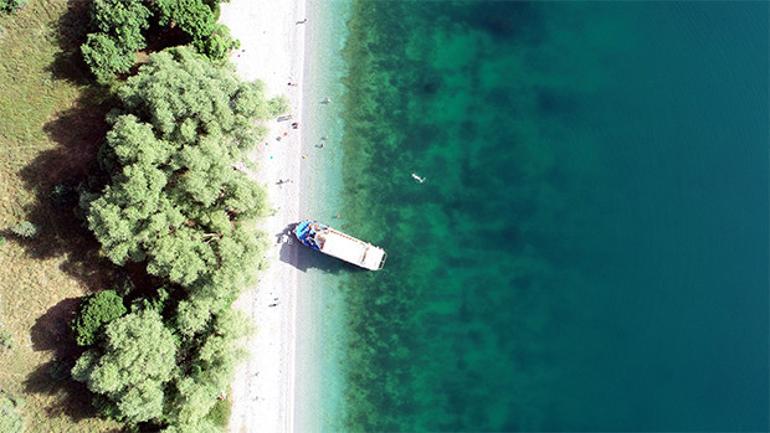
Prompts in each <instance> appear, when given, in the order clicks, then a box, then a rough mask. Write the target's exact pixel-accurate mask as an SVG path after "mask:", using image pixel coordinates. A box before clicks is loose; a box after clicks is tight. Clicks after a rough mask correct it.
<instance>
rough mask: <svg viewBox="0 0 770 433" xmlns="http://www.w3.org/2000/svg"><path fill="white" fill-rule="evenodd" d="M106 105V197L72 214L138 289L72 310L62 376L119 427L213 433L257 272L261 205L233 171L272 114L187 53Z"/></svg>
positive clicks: (164, 59) (257, 92) (276, 109)
mask: <svg viewBox="0 0 770 433" xmlns="http://www.w3.org/2000/svg"><path fill="white" fill-rule="evenodd" d="M116 93H117V98H118V100H119V103H120V106H119V107H118V108H117V109H116V110H114V111H113V112H112V113H111V114H110V115H109V117H108V121H109V122H110V124H111V129H110V131H109V132H108V134H107V137H106V140H105V142H104V145H103V146H102V149H101V150H100V153H99V163H100V166H101V168H102V169H103V171H104V173H105V178H106V185H105V186H104V187H103V188H101V189H98V190H96V191H90V190H84V191H83V192H82V194H81V197H80V205H81V207H82V208H83V209H84V211H85V216H86V221H87V224H88V227H89V228H90V229H91V231H93V233H94V235H95V236H96V238H97V240H98V241H99V242H100V244H101V246H102V252H103V254H104V255H105V256H106V257H108V258H109V259H110V260H111V261H112V262H113V263H115V264H117V265H121V266H124V265H125V266H131V267H132V269H134V272H135V269H136V267H137V265H138V266H139V267H140V268H141V269H143V270H145V271H146V273H147V274H148V276H147V278H145V280H147V281H151V282H152V284H151V287H137V288H135V287H133V285H132V284H126V285H125V286H124V287H123V288H121V289H120V290H115V291H112V290H110V291H103V292H99V293H97V294H95V295H92V296H91V297H88V298H86V299H85V300H84V301H83V302H82V303H81V308H80V311H79V313H78V316H77V318H76V319H75V320H74V321H73V323H72V329H73V333H74V335H75V337H76V340H77V343H78V344H79V345H82V346H85V347H86V348H87V350H86V351H85V352H84V353H83V355H82V356H81V357H80V358H79V359H78V361H77V363H76V364H75V367H74V368H73V369H72V376H73V378H74V379H75V380H77V381H80V382H83V383H85V384H86V385H87V387H88V389H89V390H90V391H92V392H93V393H94V394H95V395H96V399H95V401H94V403H95V405H96V406H97V407H98V408H99V410H100V412H101V413H102V414H103V415H104V416H109V417H112V418H115V419H117V420H120V421H124V422H126V423H127V424H128V425H133V426H138V425H153V426H157V427H158V428H160V429H162V431H163V432H165V433H176V432H180V433H181V432H184V433H196V432H215V431H220V430H221V428H220V427H218V426H217V425H216V423H215V422H214V421H213V416H212V415H210V413H211V412H212V409H213V408H214V407H215V405H216V403H217V399H218V397H220V396H222V395H223V394H224V393H226V391H227V388H228V386H229V381H230V378H231V376H232V372H233V370H234V366H235V362H236V361H237V359H238V356H239V350H238V348H237V345H236V344H235V343H236V340H237V339H238V338H239V337H240V336H241V335H243V333H244V332H245V329H246V326H245V322H244V320H243V319H242V318H241V317H240V316H239V315H238V314H236V312H235V311H234V310H233V309H232V308H231V304H232V302H233V301H234V300H235V298H236V297H237V295H238V293H239V291H240V289H242V288H243V287H244V286H245V285H246V284H247V283H248V282H249V281H251V279H252V278H253V275H254V272H255V271H256V270H257V269H258V268H259V266H260V264H261V260H262V252H263V245H264V241H263V239H262V237H261V235H259V234H258V233H257V231H255V230H254V228H253V226H252V223H253V220H254V218H256V217H258V216H260V215H263V214H264V213H265V211H266V206H267V205H266V202H265V193H264V190H263V189H262V188H261V187H260V186H258V185H257V184H256V183H254V182H253V181H251V180H250V179H249V178H248V177H247V176H246V175H245V174H244V173H243V172H241V171H239V170H238V167H239V166H240V165H241V164H242V163H243V162H244V160H245V153H246V152H247V151H248V150H250V149H252V148H253V146H254V145H255V144H256V143H257V141H258V140H259V139H260V138H261V137H263V136H264V134H265V131H264V129H263V128H261V127H258V126H256V125H255V122H254V121H255V120H259V119H267V118H269V117H271V116H275V115H277V114H280V113H282V112H283V111H285V109H286V103H285V101H284V100H283V99H273V100H267V99H266V98H265V96H264V94H263V91H262V87H261V85H260V84H258V83H246V82H242V81H240V80H239V79H238V78H237V77H236V76H235V73H234V71H233V69H232V67H231V66H230V65H229V64H228V65H222V64H219V65H216V64H213V63H211V61H210V60H208V59H206V58H205V57H204V56H202V55H200V54H198V53H197V52H195V51H194V50H192V49H190V48H187V47H178V48H172V49H168V50H165V51H162V52H159V53H156V54H153V55H151V56H150V59H149V62H148V63H147V64H146V65H144V66H142V67H141V68H140V69H139V72H138V74H137V75H136V76H133V77H131V78H128V80H127V81H126V82H125V83H124V84H123V85H122V86H121V87H119V88H118V89H117V91H116ZM131 264H134V265H131ZM145 285H146V284H145Z"/></svg>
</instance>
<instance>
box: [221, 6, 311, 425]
mask: <svg viewBox="0 0 770 433" xmlns="http://www.w3.org/2000/svg"><path fill="white" fill-rule="evenodd" d="M305 14H306V4H305V0H293V1H289V2H280V3H276V2H269V1H266V0H255V1H250V0H233V1H231V2H229V3H227V4H223V5H222V14H221V17H220V21H221V22H222V23H223V24H225V25H227V26H228V27H229V28H230V30H231V32H232V35H233V37H235V38H237V39H239V40H240V43H241V47H240V48H239V49H238V50H236V51H235V52H234V53H233V54H232V55H231V60H232V61H233V63H234V64H235V66H236V70H237V72H238V74H239V75H240V77H241V78H243V79H245V80H249V81H253V80H259V81H262V82H263V83H264V89H265V93H266V94H267V95H271V96H280V95H284V96H286V97H287V98H288V100H289V107H290V110H289V115H291V118H290V119H286V118H282V119H277V120H272V121H270V122H269V123H268V125H267V127H268V134H267V136H266V137H265V139H264V140H263V142H261V143H260V144H259V146H258V148H257V149H256V150H255V151H254V152H253V154H252V155H251V158H250V159H251V160H252V161H253V162H255V163H256V165H257V167H256V172H254V173H251V174H252V177H253V178H254V179H255V181H257V182H259V183H260V184H263V185H265V186H266V189H267V195H268V200H269V203H270V206H271V208H272V209H273V212H272V214H271V215H270V216H268V217H267V218H265V220H264V221H263V222H262V223H261V224H260V229H261V230H262V231H263V232H264V233H265V234H266V235H267V242H268V243H269V247H268V250H267V253H266V257H265V269H264V270H263V271H261V272H260V274H259V281H258V283H257V284H256V285H255V286H254V287H251V288H249V289H248V290H246V291H245V292H244V293H243V294H242V295H241V297H240V298H239V299H238V300H237V301H236V304H235V305H236V308H237V309H239V310H241V311H242V312H244V313H245V314H246V315H247V316H248V317H249V319H250V322H251V323H252V324H253V326H254V328H255V332H254V333H253V334H252V335H251V336H250V337H248V339H247V341H246V343H245V345H244V348H245V349H246V352H247V355H246V357H245V359H244V361H243V362H242V364H241V365H240V367H239V368H238V369H237V371H236V375H235V378H234V380H233V382H232V393H231V398H232V404H233V405H232V415H231V418H230V426H229V429H230V431H231V432H233V433H243V432H252V431H257V430H259V431H260V432H262V431H268V432H272V431H286V432H289V431H293V429H294V413H295V411H294V398H295V397H294V381H295V369H294V364H295V345H296V329H297V326H296V325H297V324H296V320H297V314H296V304H297V288H298V284H299V270H298V269H297V267H296V265H297V263H296V260H297V255H296V250H295V249H294V248H292V245H289V244H287V243H286V241H288V237H286V236H281V233H284V232H285V231H286V227H287V225H288V224H290V223H291V222H294V221H296V220H298V219H299V217H300V215H299V211H300V173H301V170H300V169H301V165H302V159H303V155H304V154H305V150H304V149H303V141H302V129H303V128H304V127H305V125H304V122H303V118H302V117H303V116H302V107H303V89H304V88H305V84H306V83H305V81H304V66H305V42H306V41H305V26H306V25H307V24H308V22H310V23H312V17H307V16H306V15H305ZM306 19H307V21H305V22H303V21H304V20H306ZM293 122H298V124H299V127H298V128H297V129H294V128H293V127H292V125H291V124H292V123H293ZM279 181H281V182H279Z"/></svg>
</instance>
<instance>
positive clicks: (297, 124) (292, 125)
mask: <svg viewBox="0 0 770 433" xmlns="http://www.w3.org/2000/svg"><path fill="white" fill-rule="evenodd" d="M291 129H299V122H293V123H292V124H291Z"/></svg>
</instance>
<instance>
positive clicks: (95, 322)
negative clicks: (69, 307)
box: [71, 290, 127, 346]
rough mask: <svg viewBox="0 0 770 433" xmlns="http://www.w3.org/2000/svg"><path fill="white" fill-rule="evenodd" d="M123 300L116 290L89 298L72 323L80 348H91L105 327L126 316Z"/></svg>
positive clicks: (106, 291) (105, 291) (83, 303)
mask: <svg viewBox="0 0 770 433" xmlns="http://www.w3.org/2000/svg"><path fill="white" fill-rule="evenodd" d="M126 312H127V310H126V307H125V306H124V305H123V298H121V297H120V295H118V293H117V292H115V291H114V290H104V291H101V292H98V293H95V294H93V295H91V296H89V297H87V298H86V299H85V300H84V301H83V302H82V304H81V306H80V312H79V313H78V316H77V318H76V319H75V320H73V321H72V324H71V326H72V332H73V333H74V334H75V341H76V342H77V344H78V345H80V346H90V345H92V344H94V343H95V342H96V338H97V336H98V335H99V332H100V331H101V330H102V328H103V327H104V325H106V324H108V323H110V322H112V321H113V320H115V319H117V318H118V317H120V316H122V315H124V314H126Z"/></svg>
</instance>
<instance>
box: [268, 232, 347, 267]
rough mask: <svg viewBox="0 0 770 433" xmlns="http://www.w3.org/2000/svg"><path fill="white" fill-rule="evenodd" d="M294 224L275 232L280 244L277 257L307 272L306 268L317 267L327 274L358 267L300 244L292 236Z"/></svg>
mask: <svg viewBox="0 0 770 433" xmlns="http://www.w3.org/2000/svg"><path fill="white" fill-rule="evenodd" d="M295 227H296V224H289V225H287V226H286V227H285V228H284V229H283V231H281V232H280V233H276V234H275V238H276V242H278V243H280V244H281V251H280V254H279V258H280V260H281V261H282V262H284V263H287V264H289V265H291V266H293V267H294V268H296V269H298V270H299V271H301V272H307V270H308V269H319V270H321V271H323V272H326V273H329V274H334V275H336V274H339V273H340V272H342V271H345V272H348V271H355V270H357V269H358V268H356V267H355V266H353V265H351V264H348V263H345V262H343V261H341V260H337V259H335V258H333V257H329V256H327V255H325V254H323V253H320V252H318V251H313V250H311V249H310V248H308V247H306V246H304V245H302V244H300V243H299V241H297V239H296V238H295V237H294V228H295Z"/></svg>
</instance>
